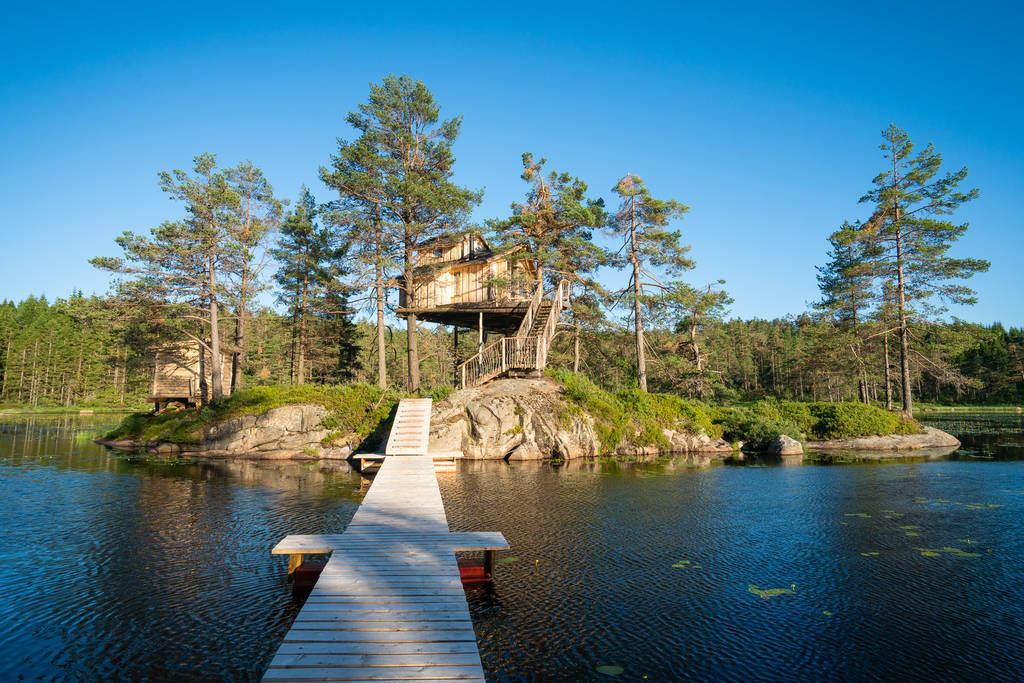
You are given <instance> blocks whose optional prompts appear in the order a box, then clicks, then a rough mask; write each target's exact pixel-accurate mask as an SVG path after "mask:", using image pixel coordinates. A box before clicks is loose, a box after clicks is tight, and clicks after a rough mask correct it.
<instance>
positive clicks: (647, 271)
mask: <svg viewBox="0 0 1024 683" xmlns="http://www.w3.org/2000/svg"><path fill="white" fill-rule="evenodd" d="M612 190H613V191H614V192H615V193H616V194H618V195H619V196H620V197H621V198H622V202H621V204H620V207H619V211H618V213H616V214H615V215H614V217H613V218H612V220H611V222H610V227H611V231H612V234H613V235H615V236H618V237H619V238H621V239H622V240H623V244H622V248H621V249H620V250H619V253H620V254H623V256H621V257H619V259H618V264H619V265H620V266H624V265H626V264H627V263H628V264H629V266H630V277H629V284H628V285H627V287H626V289H625V290H623V292H622V293H621V295H622V296H623V297H624V298H626V299H627V300H628V301H629V303H630V307H631V309H632V310H631V313H630V315H631V317H632V319H633V326H634V332H635V341H636V368H637V380H638V382H639V385H640V390H641V391H647V361H646V356H645V342H644V314H643V310H644V307H645V306H650V305H651V304H653V303H654V302H655V300H656V299H657V298H658V297H659V296H661V295H662V294H663V293H664V292H665V291H667V290H668V289H669V287H670V285H668V284H667V283H665V282H661V281H660V279H659V278H660V273H659V272H657V271H659V270H660V271H664V272H665V273H667V274H668V275H676V274H678V273H680V272H682V271H684V270H690V269H691V268H693V261H691V260H690V259H689V258H687V257H686V253H687V252H688V251H689V250H690V247H689V246H686V245H683V244H680V242H679V240H680V237H681V235H680V233H679V231H678V230H670V229H668V227H667V226H668V225H669V223H670V222H671V221H672V220H673V219H677V218H681V217H682V216H683V214H684V213H686V212H687V211H688V210H689V207H688V206H685V205H684V204H682V203H680V202H677V201H676V200H674V199H668V200H662V199H655V198H654V197H652V196H651V194H650V192H649V191H648V190H647V187H646V186H645V185H644V182H643V180H641V179H640V178H639V177H637V176H635V175H632V174H628V175H626V176H625V177H624V178H622V179H621V180H619V182H618V183H616V184H615V187H613V188H612ZM650 289H654V290H656V291H658V292H659V293H658V294H656V295H652V294H649V293H648V292H649V290H650Z"/></svg>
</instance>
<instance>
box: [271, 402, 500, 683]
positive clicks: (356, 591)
mask: <svg viewBox="0 0 1024 683" xmlns="http://www.w3.org/2000/svg"><path fill="white" fill-rule="evenodd" d="M430 408H431V402H430V399H403V400H402V402H401V403H400V404H399V407H398V412H397V413H396V416H395V423H394V427H393V428H392V433H391V436H390V437H389V439H388V445H387V448H386V449H385V452H386V453H387V454H388V457H386V458H385V459H384V464H383V465H382V466H381V468H380V471H379V472H378V473H377V475H376V477H375V478H374V482H373V484H372V485H371V486H370V490H369V491H368V492H367V494H366V497H365V498H364V499H363V503H362V505H360V506H359V509H358V510H357V511H356V514H355V515H354V516H353V518H352V521H351V522H350V523H349V525H348V527H347V528H346V530H345V533H343V534H312V535H294V536H288V537H286V538H285V539H284V540H282V541H281V542H280V543H278V545H277V546H276V547H275V548H274V550H273V551H272V552H273V553H275V554H279V555H280V554H286V555H302V554H315V553H327V552H330V553H331V558H330V560H328V562H327V565H326V566H325V567H324V570H323V572H322V573H321V575H320V578H319V580H318V581H317V583H316V586H315V587H314V588H313V591H312V592H311V593H310V595H309V598H307V600H306V604H305V605H303V607H302V610H301V611H300V612H299V614H298V615H297V616H296V618H295V622H294V623H293V624H292V627H291V629H290V630H289V631H288V633H287V634H286V635H285V638H284V643H283V644H282V645H281V647H280V648H279V649H278V651H277V654H276V655H275V656H274V659H273V660H272V661H271V663H270V668H269V669H267V672H266V674H265V676H264V680H266V681H388V680H392V681H394V680H415V681H421V682H422V681H434V680H436V681H442V680H443V681H451V680H471V681H483V680H484V672H483V667H482V666H481V664H480V654H479V651H478V650H477V646H476V635H475V634H474V632H473V622H472V620H471V619H470V616H469V607H468V605H467V604H466V595H465V592H464V591H463V588H462V581H461V579H460V577H459V567H458V563H457V562H456V559H455V551H457V550H505V549H507V548H508V543H507V542H506V541H505V539H504V537H503V536H502V535H501V534H500V533H496V532H449V531H448V519H447V516H446V515H445V512H444V503H443V502H442V500H441V490H440V488H438V485H437V477H436V476H435V473H434V458H433V456H432V455H426V449H427V434H428V432H429V426H430ZM405 453H415V454H414V455H404V454H405ZM400 454H401V455H400Z"/></svg>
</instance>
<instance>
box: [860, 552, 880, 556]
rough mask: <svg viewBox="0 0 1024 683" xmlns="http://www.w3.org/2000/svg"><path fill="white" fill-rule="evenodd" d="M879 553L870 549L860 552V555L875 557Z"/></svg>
mask: <svg viewBox="0 0 1024 683" xmlns="http://www.w3.org/2000/svg"><path fill="white" fill-rule="evenodd" d="M880 554H881V553H879V552H877V551H875V550H872V551H870V552H866V553H861V555H863V556H864V557H875V556H876V555H880Z"/></svg>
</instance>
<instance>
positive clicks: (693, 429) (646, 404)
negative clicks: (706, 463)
mask: <svg viewBox="0 0 1024 683" xmlns="http://www.w3.org/2000/svg"><path fill="white" fill-rule="evenodd" d="M549 374H550V375H551V376H552V377H554V378H555V379H556V380H557V381H558V382H559V383H560V384H561V385H562V386H563V387H564V392H565V393H564V396H565V398H566V399H568V400H569V401H570V402H571V403H572V404H573V406H574V407H575V408H576V409H577V410H579V411H580V412H583V413H586V414H588V415H590V416H591V417H592V418H594V431H595V433H596V434H597V437H598V439H599V440H600V442H601V448H602V450H603V451H604V452H611V451H614V450H615V448H616V447H617V446H619V445H620V444H622V443H623V442H628V443H632V444H635V445H638V446H657V447H659V448H666V449H667V448H669V447H670V446H671V444H670V443H669V442H668V439H666V438H665V435H664V434H663V433H662V430H663V429H673V430H677V431H685V432H688V433H691V434H700V433H704V434H707V435H708V436H710V437H712V438H716V437H718V436H720V435H721V428H720V427H719V426H718V425H716V424H714V422H713V421H712V419H711V414H710V413H709V412H708V410H707V408H706V407H705V406H704V405H703V404H701V403H698V402H696V401H688V400H686V399H683V398H680V397H678V396H671V395H668V394H649V393H646V392H643V391H639V390H637V389H626V390H623V391H619V392H617V393H612V392H608V391H605V390H604V389H601V388H600V387H598V386H597V385H596V384H594V383H593V382H592V381H591V380H589V379H588V378H586V377H585V376H583V375H580V374H577V373H572V372H569V371H566V370H556V371H552V372H550V373H549ZM570 410H571V408H570Z"/></svg>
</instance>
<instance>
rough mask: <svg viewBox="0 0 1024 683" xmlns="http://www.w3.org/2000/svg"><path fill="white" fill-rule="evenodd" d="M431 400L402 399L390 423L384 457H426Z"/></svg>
mask: <svg viewBox="0 0 1024 683" xmlns="http://www.w3.org/2000/svg"><path fill="white" fill-rule="evenodd" d="M432 404H433V399H430V398H403V399H402V400H401V401H399V402H398V410H397V411H396V412H395V420H394V422H392V423H391V434H390V435H389V436H388V443H387V446H385V447H384V455H426V453H427V442H428V441H429V440H430V410H431V407H432Z"/></svg>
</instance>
